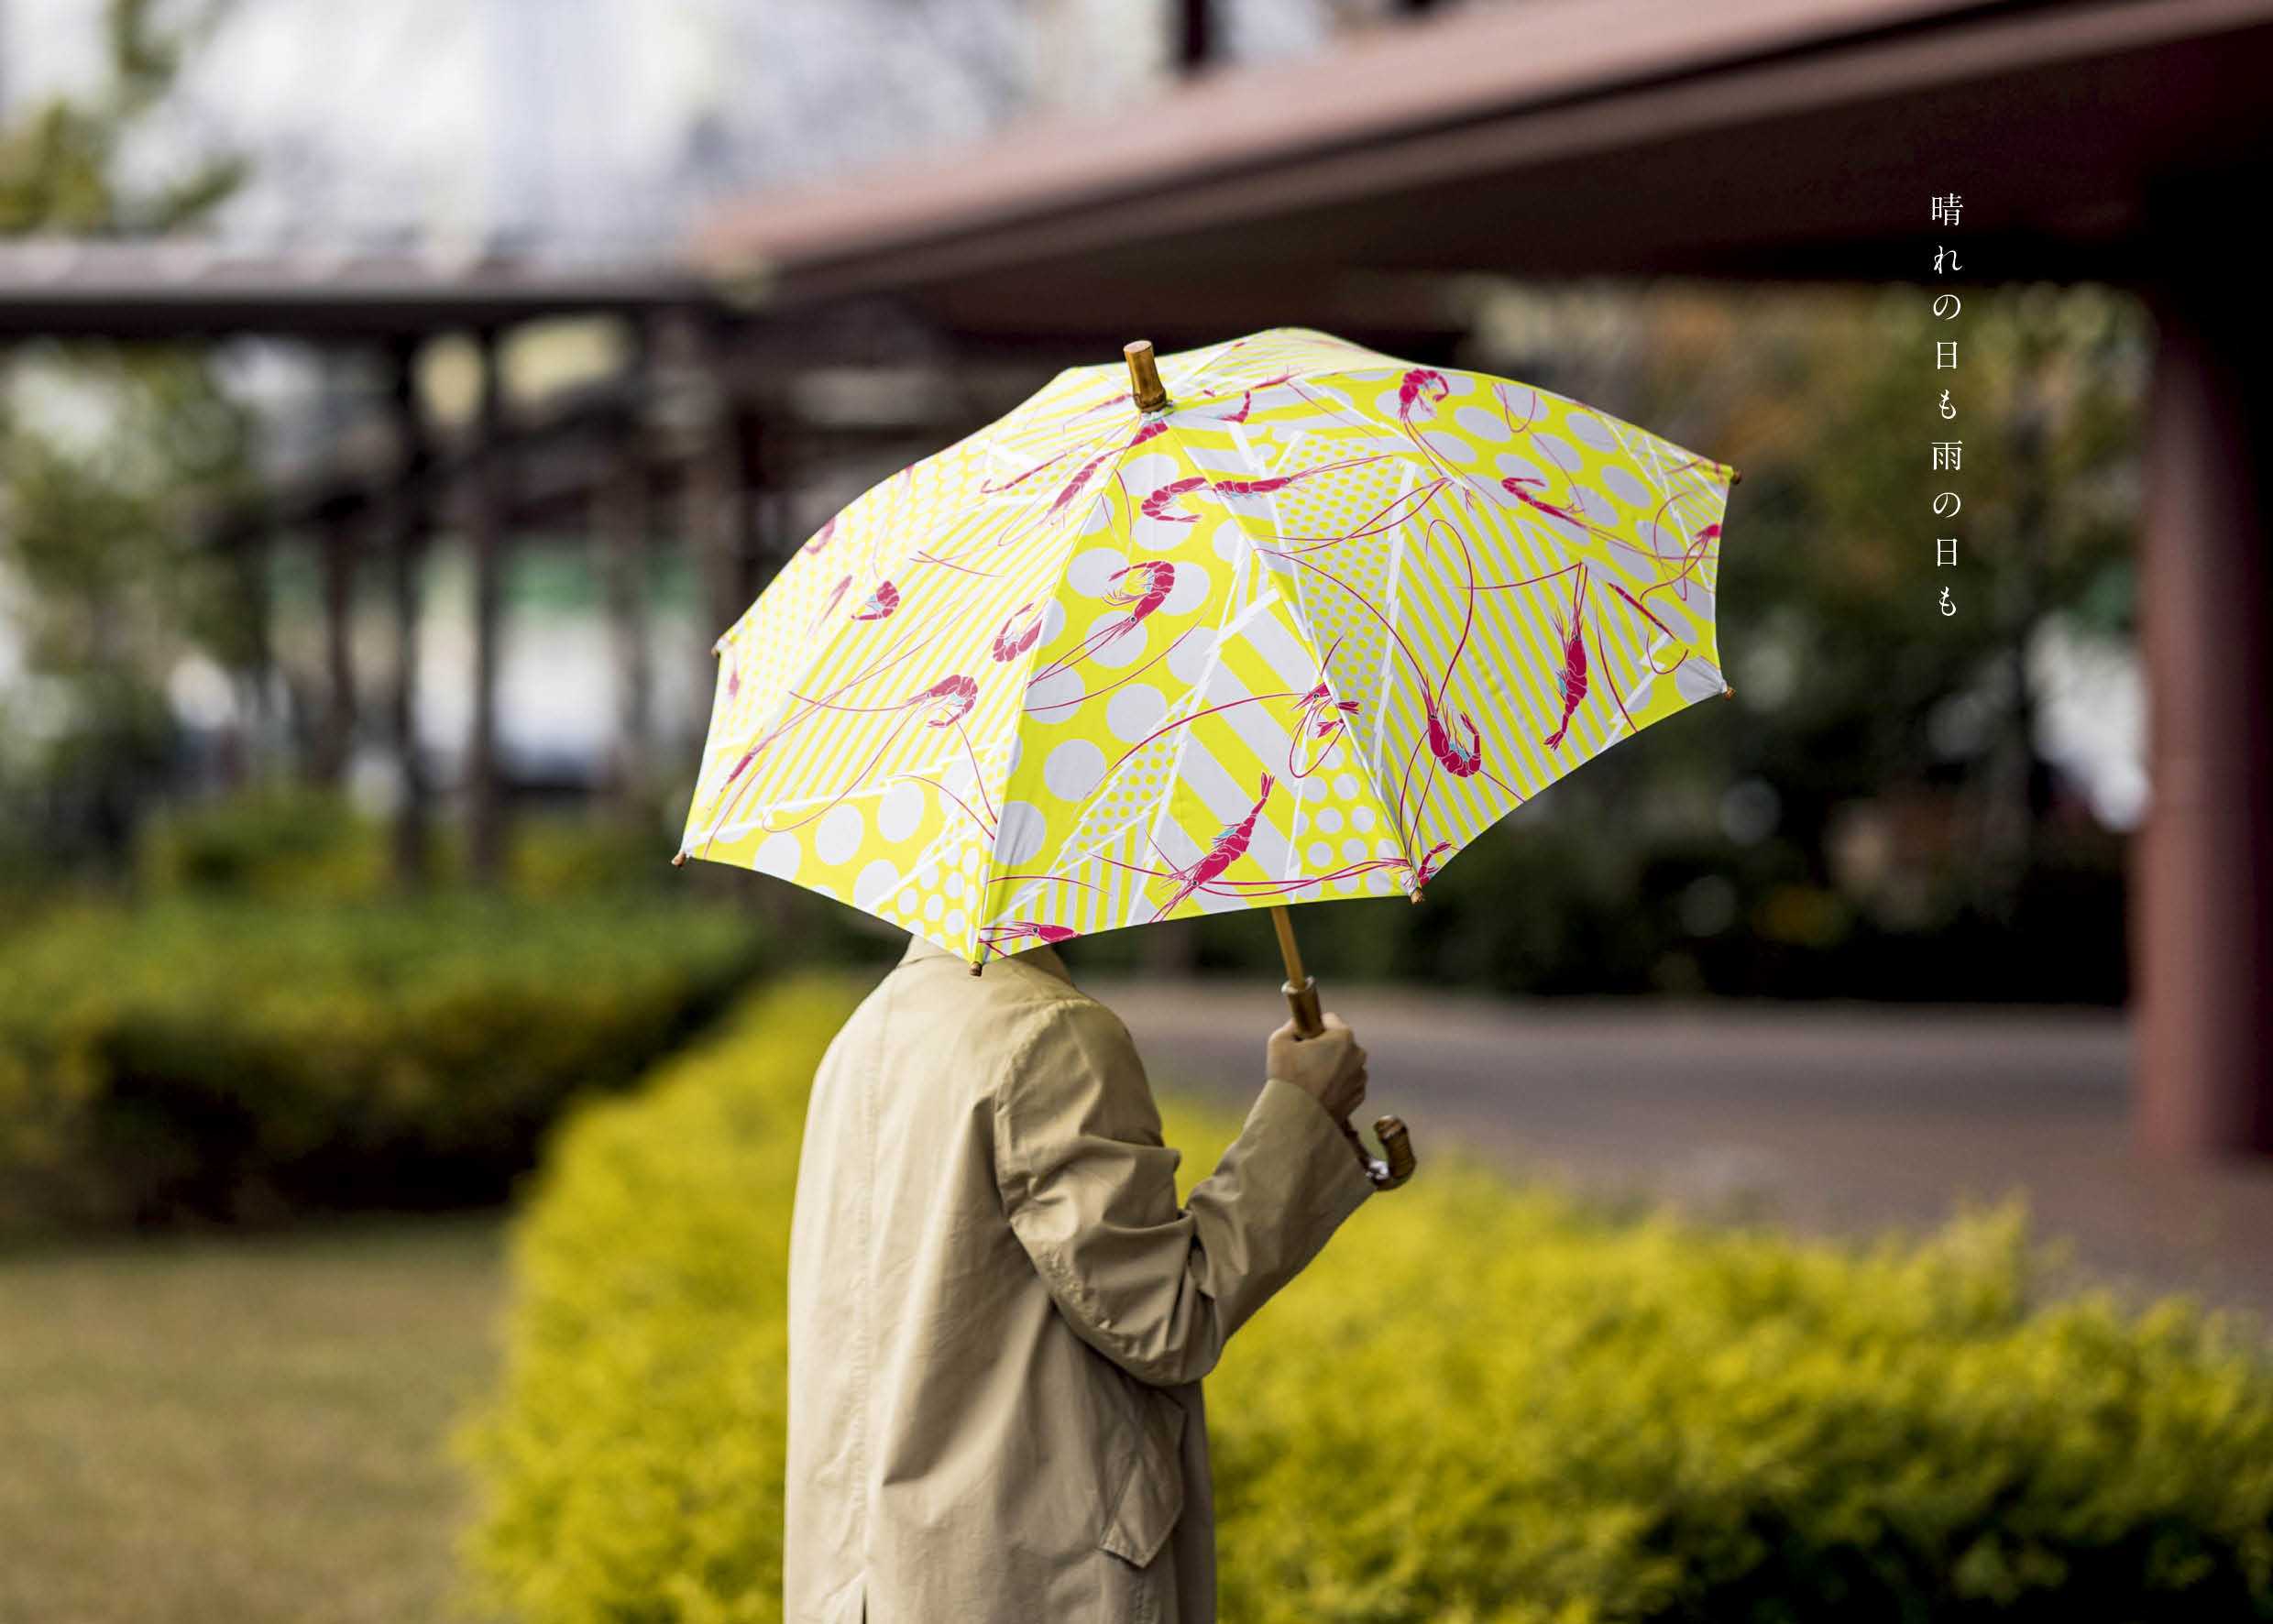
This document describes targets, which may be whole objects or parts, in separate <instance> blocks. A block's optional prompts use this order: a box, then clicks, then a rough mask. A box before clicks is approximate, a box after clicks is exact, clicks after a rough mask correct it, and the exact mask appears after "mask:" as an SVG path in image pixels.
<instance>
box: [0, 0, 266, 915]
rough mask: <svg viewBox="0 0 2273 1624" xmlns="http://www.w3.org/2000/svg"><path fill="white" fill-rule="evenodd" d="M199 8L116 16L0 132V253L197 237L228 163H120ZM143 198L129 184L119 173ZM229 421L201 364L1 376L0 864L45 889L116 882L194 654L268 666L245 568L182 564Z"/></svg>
mask: <svg viewBox="0 0 2273 1624" xmlns="http://www.w3.org/2000/svg"><path fill="white" fill-rule="evenodd" d="M213 16H214V13H213V11H212V10H210V9H207V10H203V11H199V12H196V13H193V14H191V15H189V16H186V17H184V16H181V13H180V12H179V9H178V8H175V9H174V10H172V11H170V12H167V13H165V14H164V15H161V13H160V8H159V6H158V5H156V4H155V0H111V4H110V5H109V6H108V9H107V11H106V13H105V17H104V21H105V42H106V45H107V48H108V49H107V67H108V72H107V75H106V78H105V80H104V82H103V83H102V85H100V86H99V87H98V88H97V89H95V90H94V91H93V92H91V93H86V94H83V95H80V96H75V97H67V96H51V97H49V98H47V99H45V100H42V101H39V102H38V103H35V104H33V105H31V106H30V107H29V108H28V109H27V111H25V112H24V113H22V114H21V115H19V116H18V117H17V118H16V120H15V122H13V123H12V124H10V125H9V126H6V127H5V128H0V233H5V234H6V235H10V236H20V235H26V234H46V233H55V234H59V235H65V236H131V235H145V234H149V233H155V232H165V231H171V230H176V229H179V228H181V227H184V226H187V225H192V224H193V223H195V222H196V221H198V220H201V219H203V218H204V217H205V216H206V215H207V214H210V212H211V211H212V210H213V209H214V206H215V205H216V204H218V203H220V202H221V201H222V200H223V199H224V198H225V197H226V196H227V195H228V193H229V192H231V191H232V190H233V189H234V188H235V186H236V184H237V182H238V181H239V180H240V179H241V178H242V173H243V170H242V167H241V165H240V164H239V163H238V162H237V161H236V159H233V158H231V157H229V156H227V155H217V156H216V155H204V156H192V157H191V158H190V159H187V160H186V161H185V162H184V163H181V164H176V165H173V166H171V168H170V169H169V168H168V166H166V165H162V164H160V165H155V166H153V165H152V164H150V163H148V162H130V161H129V154H128V144H129V141H130V138H131V137H132V136H133V135H134V133H135V131H136V130H137V126H140V125H141V124H142V122H143V121H144V120H145V118H146V117H147V116H148V114H149V113H150V112H151V110H152V109H153V108H154V107H155V106H156V105H157V104H159V100H160V99H161V98H162V97H163V96H164V94H165V93H166V91H167V88H168V86H169V85H170V83H171V82H173V79H174V77H175V75H176V74H177V72H178V71H179V70H180V67H181V60H182V57H183V53H184V52H185V51H186V50H187V49H189V48H190V46H191V45H192V42H193V41H194V39H195V38H197V37H198V36H199V35H200V34H201V33H202V31H203V29H204V28H205V27H207V26H209V24H210V22H211V20H212V17H213ZM153 169H155V170H158V171H159V172H158V173H157V174H156V176H155V178H151V179H146V180H138V181H130V180H129V179H127V174H128V172H129V171H132V172H133V173H135V174H136V175H148V174H149V173H150V171H152V170H153ZM245 454H246V429H245V423H244V421H243V418H242V414H241V413H240V412H239V411H237V410H236V407H235V406H234V405H233V404H232V403H231V402H230V401H228V399H227V398H226V397H225V395H224V394H223V393H222V391H221V390H220V389H219V388H218V387H217V386H216V384H215V383H214V379H212V377H211V376H210V375H209V373H208V370H207V368H206V365H205V360H204V357H203V355H202V354H199V353H197V352H193V351H188V350H183V349H178V348H160V347H153V346H114V345H107V344H92V343H90V344H71V345H58V344H52V343H45V342H41V343H36V344H33V345H28V346H22V347H19V348H18V349H16V351H15V352H14V353H12V354H8V355H6V356H5V357H0V587H5V589H6V592H5V598H6V603H5V609H6V612H7V613H8V614H9V617H10V619H11V620H12V621H13V622H14V624H15V631H16V642H19V644H20V655H21V664H22V666H23V675H22V676H21V677H20V678H19V680H18V681H17V682H16V683H15V684H14V685H13V686H12V688H11V689H10V690H9V691H5V692H0V843H12V844H16V845H18V846H29V847H32V848H34V849H36V850H38V852H39V854H40V858H41V861H37V862H31V863H27V862H26V861H21V859H20V857H19V859H18V860H17V861H9V862H7V863H6V864H5V867H6V868H7V869H9V870H10V871H11V872H15V873H16V874H17V875H18V876H19V877H20V876H23V875H25V874H27V873H37V874H41V875H48V876H52V875H54V874H55V873H56V872H59V869H60V868H68V867H70V866H71V863H72V861H75V860H77V861H83V860H89V859H92V860H95V861H98V862H99V863H100V864H102V865H103V866H104V868H105V869H107V870H108V871H109V872H123V861H122V860H123V857H124V854H125V852H126V846H127V842H128V839H130V836H131V834H132V830H133V827H134V824H135V822H136V819H137V812H138V809H139V807H141V806H142V804H143V803H144V802H145V801H146V800H147V799H148V796H149V795H150V794H151V793H152V792H153V790H154V789H156V788H157V787H158V786H159V785H160V784H161V783H162V781H163V774H164V772H165V769H166V767H167V765H168V763H169V761H170V755H171V752H172V750H173V748H174V730H173V719H172V715H171V711H170V708H169V706H168V704H167V701H166V697H165V695H164V692H163V686H162V685H163V681H164V678H165V676H166V675H167V673H168V672H169V670H170V669H171V667H172V666H173V664H174V663H175V662H176V661H177V660H178V659H179V658H180V656H181V654H182V653H184V652H185V651H186V650H187V649H189V648H192V647H197V648H202V649H203V650H204V651H206V652H207V653H209V654H210V655H211V656H212V657H213V658H214V660H216V661H218V662H219V663H220V664H222V665H223V666H224V667H225V668H227V669H230V670H234V671H237V672H246V671H250V670H253V669H255V668H257V667H258V665H259V664H260V663H261V660H262V653H263V651H262V648H261V625H262V619H261V614H260V598H261V595H260V592H259V590H258V587H259V580H258V575H257V574H256V573H255V567H254V564H253V561H251V560H248V559H242V558H238V559H223V558H217V557H213V556H209V555H205V554H192V553H191V552H189V551H188V550H187V549H185V547H184V545H183V542H182V529H183V527H182V525H181V515H182V512H183V510H184V509H185V506H187V505H188V504H191V503H193V502H194V501H196V500H198V499H201V498H202V497H209V496H211V495H212V494H214V492H215V491H216V489H217V488H221V487H225V486H227V485H230V484H233V483H234V482H236V481H237V480H239V479H240V478H241V477H242V474H243V469H244V464H245Z"/></svg>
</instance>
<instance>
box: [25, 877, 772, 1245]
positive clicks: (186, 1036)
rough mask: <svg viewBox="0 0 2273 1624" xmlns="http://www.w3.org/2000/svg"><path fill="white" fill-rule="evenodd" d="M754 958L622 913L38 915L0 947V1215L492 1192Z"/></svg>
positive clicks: (182, 1211)
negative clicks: (567, 1108)
mask: <svg viewBox="0 0 2273 1624" xmlns="http://www.w3.org/2000/svg"><path fill="white" fill-rule="evenodd" d="M757 960H758V944H757V941H756V938H755V937H754V935H753V933H752V927H750V925H749V924H748V922H747V921H746V920H744V919H742V918H741V917H738V916H733V915H730V914H724V913H719V912H715V911H710V910H703V909H697V908H693V907H689V906H685V905H660V904H655V903H641V902H637V901H634V900H631V899H615V900H609V899H606V898H599V897H591V898H585V899H581V900H577V901H574V902H563V903H555V904H551V905H542V906H540V905H529V904H516V903H512V902H508V901H501V900H485V899H480V898H474V897H464V896H456V897H439V898H435V899H432V900H429V901H424V902H419V903H399V904H388V903H376V902H374V903H359V904H347V905H338V906H332V907H313V906H288V905H279V904H275V903H259V902H227V903H215V902H205V903H192V902H188V901H177V902H173V903H169V904H166V905H159V906H156V907H151V908H148V909H145V910H141V911H138V912H119V911H112V910H99V911H81V912H71V913H63V914H58V915H55V916H50V917H49V918H47V919H44V920H42V921H41V922H40V923H38V925H36V926H34V927H31V928H30V929H28V930H27V931H25V932H23V933H21V934H18V935H16V936H15V937H13V938H8V939H7V940H6V941H5V943H0V1226H5V1227H9V1228H22V1227H26V1226H30V1225H37V1224H42V1223H69V1224H80V1223H93V1224H105V1223H142V1224H149V1223H167V1222H170V1221H174V1220H177V1219H181V1218H184V1217H191V1216H200V1217H214V1218H224V1219H247V1218H258V1217H263V1216H269V1215H275V1214H280V1213H286V1212H291V1211H296V1210H323V1209H346V1208H357V1207H411V1208H434V1207H446V1206H456V1205H466V1204H475V1203H480V1202H489V1201H494V1200H497V1199H499V1198H500V1197H501V1196H502V1195H503V1194H504V1193H505V1191H506V1190H507V1188H508V1186H509V1185H510V1183H511V1180H512V1178H513V1177H514V1176H515V1175H516V1174H517V1173H519V1172H521V1171H522V1170H524V1169H526V1168H527V1167H528V1166H529V1164H530V1163H531V1161H532V1160H533V1154H534V1149H535V1146H536V1143H537V1140H538V1137H539V1136H540V1135H541V1133H542V1132H543V1130H544V1125H546V1124H547V1123H548V1122H550V1121H551V1119H552V1118H553V1117H554V1115H555V1114H557V1112H558V1111H559V1109H560V1107H561V1106H562V1104H563V1103H564V1102H566V1100H567V1099H568V1098H569V1097H571V1096H572V1095H574V1094H576V1093H578V1092H584V1091H587V1090H605V1089H612V1088H619V1087H621V1086H622V1085H624V1084H625V1083H627V1082H629V1081H631V1080H632V1079H633V1078H635V1077H636V1076H638V1075H639V1073H640V1072H641V1071H642V1070H644V1069H645V1068H646V1067H647V1066H649V1065H650V1064H652V1063H653V1061H654V1060H655V1059H657V1058H659V1057H660V1056H661V1055H662V1054H664V1052H665V1051H666V1050H668V1049H670V1048H673V1047H674V1046H675V1045H677V1044H678V1043H680V1042H683V1041H684V1040H685V1039H686V1037H687V1036H688V1035H689V1034H690V1033H691V1032H692V1031H693V1030H694V1029H695V1028H696V1027H697V1026H699V1025H700V1024H702V1023H703V1022H704V1021H706V1020H707V1019H708V1018H709V1017H710V1016H711V1015H714V1014H715V1013H716V1012H717V1011H718V1010H719V1009H720V1008H722V1007H723V1006H724V1005H725V1004H726V1003H727V1002H729V1001H730V999H731V997H732V996H733V995H734V993H736V991H737V990H738V989H739V988H741V986H742V985H743V983H744V982H746V981H747V979H748V977H749V975H750V974H751V972H752V970H753V969H754V967H755V966H756V963H757Z"/></svg>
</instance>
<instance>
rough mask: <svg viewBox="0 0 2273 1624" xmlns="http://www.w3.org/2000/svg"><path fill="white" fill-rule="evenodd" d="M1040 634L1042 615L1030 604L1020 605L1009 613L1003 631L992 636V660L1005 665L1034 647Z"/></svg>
mask: <svg viewBox="0 0 2273 1624" xmlns="http://www.w3.org/2000/svg"><path fill="white" fill-rule="evenodd" d="M1041 634H1042V613H1041V610H1039V609H1036V608H1035V607H1034V606H1033V605H1032V604H1030V603H1022V604H1020V605H1019V606H1018V607H1017V608H1016V609H1012V610H1011V611H1010V618H1009V619H1008V620H1005V621H1004V622H1003V629H1002V630H1001V631H997V632H996V633H995V634H994V658H995V660H996V661H997V662H999V663H1004V664H1007V663H1008V662H1010V661H1012V660H1015V659H1016V658H1017V657H1018V656H1019V655H1020V654H1023V653H1026V652H1027V650H1028V649H1030V648H1032V647H1033V646H1034V642H1035V640H1036V639H1037V638H1038V637H1040V636H1041Z"/></svg>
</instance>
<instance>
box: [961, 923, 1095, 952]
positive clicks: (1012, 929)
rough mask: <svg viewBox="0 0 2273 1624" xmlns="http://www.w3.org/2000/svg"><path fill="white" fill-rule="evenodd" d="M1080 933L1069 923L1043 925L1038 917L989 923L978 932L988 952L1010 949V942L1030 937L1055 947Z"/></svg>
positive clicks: (1047, 945)
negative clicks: (994, 923) (998, 923)
mask: <svg viewBox="0 0 2273 1624" xmlns="http://www.w3.org/2000/svg"><path fill="white" fill-rule="evenodd" d="M1080 934H1081V933H1080V932H1079V931H1077V930H1075V929H1074V928H1073V927H1071V925H1045V924H1043V923H1042V922H1041V921H1040V920H1038V919H1011V920H1006V921H1005V922H1004V923H1003V924H1000V925H990V926H988V927H986V928H985V929H983V930H982V931H980V932H979V940H980V941H981V942H982V943H983V944H984V945H985V947H986V949H987V950H988V951H989V952H993V953H1002V952H1007V951H1009V950H1010V944H1011V943H1012V942H1015V941H1024V940H1025V939H1026V938H1028V937H1032V938H1034V939H1035V940H1036V941H1038V942H1040V943H1042V944H1043V945H1044V946H1046V947H1056V946H1057V945H1058V944H1059V943H1060V942H1061V941H1068V940H1071V938H1073V937H1075V936H1078V935H1080Z"/></svg>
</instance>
